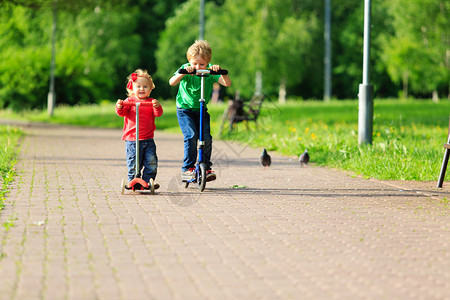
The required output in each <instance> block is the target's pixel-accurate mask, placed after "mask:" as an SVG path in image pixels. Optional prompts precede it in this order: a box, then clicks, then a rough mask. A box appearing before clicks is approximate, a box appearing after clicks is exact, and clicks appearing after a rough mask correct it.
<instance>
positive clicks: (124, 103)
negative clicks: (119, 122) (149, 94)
mask: <svg viewBox="0 0 450 300" xmlns="http://www.w3.org/2000/svg"><path fill="white" fill-rule="evenodd" d="M136 103H140V106H153V102H149V101H145V102H122V105H123V106H136Z"/></svg>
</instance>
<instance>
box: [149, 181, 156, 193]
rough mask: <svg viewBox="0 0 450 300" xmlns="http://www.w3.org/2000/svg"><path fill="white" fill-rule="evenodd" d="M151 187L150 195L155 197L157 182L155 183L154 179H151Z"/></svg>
mask: <svg viewBox="0 0 450 300" xmlns="http://www.w3.org/2000/svg"><path fill="white" fill-rule="evenodd" d="M149 184H150V186H149V188H150V194H151V195H154V194H155V182H154V181H153V178H150V182H149Z"/></svg>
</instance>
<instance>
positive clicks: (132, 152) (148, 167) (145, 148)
mask: <svg viewBox="0 0 450 300" xmlns="http://www.w3.org/2000/svg"><path fill="white" fill-rule="evenodd" d="M125 142H126V144H125V148H126V151H127V167H128V181H131V180H133V179H134V177H135V174H136V142H135V141H125ZM139 161H140V162H139V170H140V171H141V172H142V174H141V178H142V179H143V180H145V182H149V181H150V178H152V179H153V180H155V178H156V173H157V168H158V157H157V156H156V144H155V141H154V140H153V139H148V140H141V141H139ZM142 168H144V169H143V170H142Z"/></svg>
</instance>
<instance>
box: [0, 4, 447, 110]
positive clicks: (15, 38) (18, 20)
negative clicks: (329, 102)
mask: <svg viewBox="0 0 450 300" xmlns="http://www.w3.org/2000/svg"><path fill="white" fill-rule="evenodd" d="M55 1H56V4H57V6H58V28H57V35H56V36H57V39H56V70H55V77H56V95H57V99H56V102H57V104H69V105H74V104H77V103H98V102H100V101H102V100H104V99H108V100H111V101H115V100H116V99H117V98H123V97H125V88H124V86H125V78H126V77H127V75H128V74H129V73H131V72H132V71H134V70H135V69H136V68H145V69H147V70H149V72H150V73H151V74H153V75H154V77H155V84H156V86H157V88H156V89H155V91H154V92H153V93H152V96H154V97H157V98H162V99H169V98H173V97H174V95H175V93H176V88H173V87H169V85H168V83H167V81H168V79H169V78H170V76H171V75H172V74H173V72H174V71H176V69H177V68H178V67H179V66H180V65H181V64H182V63H184V62H186V50H187V48H188V47H189V45H190V44H192V43H193V42H194V40H195V39H196V38H198V32H199V27H198V26H199V25H198V12H199V0H173V1H166V0H134V1H131V0H110V1H99V0H78V1H76V2H74V1H71V0H55ZM363 4H364V3H363V2H362V1H360V0H333V1H332V9H331V11H332V35H331V36H332V43H333V48H332V50H333V54H332V55H333V88H332V92H333V97H334V98H338V99H348V98H350V99H356V97H357V96H356V94H357V91H358V85H359V83H360V82H361V77H362V75H361V66H362V40H363ZM52 5H53V1H52V0H3V1H1V2H0V108H4V107H12V108H14V109H21V108H44V107H45V106H46V104H47V93H48V86H49V76H50V57H51V25H52V24H51V22H52V10H51V8H52ZM449 9H450V2H449V1H444V0H425V1H424V0H384V1H381V2H377V3H373V5H372V56H371V60H372V65H373V68H372V74H371V79H372V81H373V84H374V87H375V94H376V96H378V97H397V96H398V95H403V96H412V97H427V98H430V97H431V96H432V95H434V98H436V99H437V98H439V97H440V98H446V97H449V81H450V35H449V28H450V19H449V18H448V12H449ZM323 12H324V1H314V0H265V1H263V0H247V1H238V0H215V1H212V0H206V8H205V19H206V23H205V39H207V40H208V41H209V42H210V43H211V46H212V48H213V62H214V63H217V64H220V65H222V66H223V67H224V68H227V69H229V70H230V72H231V76H232V81H233V85H232V87H231V88H230V89H227V91H228V92H229V93H230V94H232V93H234V92H235V91H237V90H239V91H240V93H241V94H242V95H244V96H250V95H251V94H252V93H253V92H254V91H255V74H256V73H257V72H261V74H262V82H263V91H264V92H265V93H267V94H269V95H272V96H278V94H280V92H281V94H283V93H287V95H288V96H290V97H297V98H304V99H322V96H323V49H324V41H323V20H324V13H323Z"/></svg>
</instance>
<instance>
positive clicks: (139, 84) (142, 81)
mask: <svg viewBox="0 0 450 300" xmlns="http://www.w3.org/2000/svg"><path fill="white" fill-rule="evenodd" d="M152 87H153V85H152V83H151V82H150V80H149V79H148V78H147V77H138V79H136V81H135V82H134V83H133V93H134V95H135V96H136V97H138V98H139V99H140V100H145V99H147V98H148V96H150V93H151V92H152Z"/></svg>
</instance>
